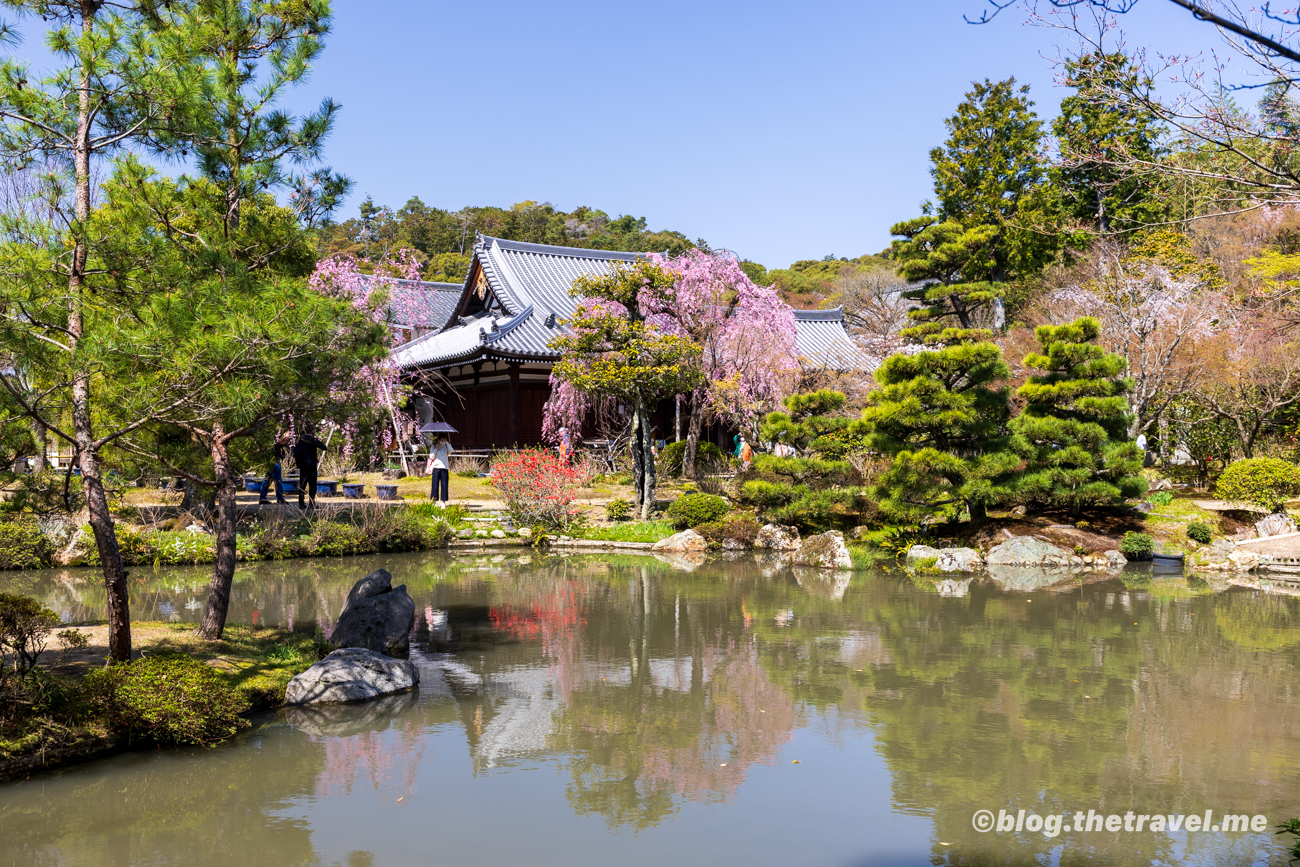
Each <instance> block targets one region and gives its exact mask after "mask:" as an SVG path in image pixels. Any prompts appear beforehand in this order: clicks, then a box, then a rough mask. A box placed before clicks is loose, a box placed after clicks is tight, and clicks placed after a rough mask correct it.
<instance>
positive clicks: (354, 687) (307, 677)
mask: <svg viewBox="0 0 1300 867" xmlns="http://www.w3.org/2000/svg"><path fill="white" fill-rule="evenodd" d="M419 682H420V672H419V670H418V669H416V667H415V666H414V665H412V664H411V663H410V662H409V661H408V660H405V659H393V658H392V657H391V656H384V655H383V654H382V653H376V652H375V651H373V650H365V649H363V648H359V647H345V648H343V649H341V650H336V651H334V652H333V653H331V654H330V655H329V656H326V657H325V658H324V659H322V660H321V661H320V662H318V663H316V664H315V665H313V666H312V667H311V668H309V669H307V670H306V671H304V672H303V673H302V674H300V675H298V676H297V677H295V678H294V679H293V680H291V681H289V686H288V688H287V689H285V691H284V703H285V704H286V705H302V704H317V703H321V702H345V701H368V700H369V699H372V698H379V697H380V696H383V695H392V694H394V693H398V692H406V691H407V690H409V689H411V688H413V687H414V686H416V685H417V684H418V683H419Z"/></svg>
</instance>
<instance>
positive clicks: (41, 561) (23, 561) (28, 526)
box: [0, 521, 54, 569]
mask: <svg viewBox="0 0 1300 867" xmlns="http://www.w3.org/2000/svg"><path fill="white" fill-rule="evenodd" d="M53 558H54V546H53V545H51V544H50V540H49V539H48V538H47V537H46V536H45V534H44V533H42V532H41V529H40V527H38V526H37V525H36V524H35V522H29V521H6V522H4V523H0V569H43V568H45V567H46V566H49V565H50V564H51V562H53Z"/></svg>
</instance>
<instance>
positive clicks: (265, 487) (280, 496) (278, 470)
mask: <svg viewBox="0 0 1300 867" xmlns="http://www.w3.org/2000/svg"><path fill="white" fill-rule="evenodd" d="M288 447H289V435H288V434H287V433H282V434H280V435H279V436H277V437H276V438H275V442H274V443H273V444H272V449H273V454H272V456H271V468H270V469H269V470H267V471H266V480H265V481H263V482H262V493H261V495H260V496H259V497H258V499H257V504H258V505H259V506H269V505H270V504H271V498H270V497H268V496H267V494H269V493H271V483H272V482H275V501H276V503H278V504H280V505H281V506H287V505H288V504H289V501H288V500H286V499H285V498H284V453H285V449H287V448H288Z"/></svg>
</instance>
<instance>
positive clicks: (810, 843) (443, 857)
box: [0, 551, 1300, 867]
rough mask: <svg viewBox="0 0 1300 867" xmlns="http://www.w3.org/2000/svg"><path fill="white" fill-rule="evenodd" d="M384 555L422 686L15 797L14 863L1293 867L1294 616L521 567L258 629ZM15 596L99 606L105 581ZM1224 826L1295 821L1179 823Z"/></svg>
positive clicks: (174, 586)
mask: <svg viewBox="0 0 1300 867" xmlns="http://www.w3.org/2000/svg"><path fill="white" fill-rule="evenodd" d="M379 566H383V567H385V568H387V569H389V570H390V571H391V572H392V573H393V575H394V579H395V582H404V583H406V584H407V586H408V588H409V589H410V591H411V595H412V596H413V597H414V598H415V600H416V609H417V624H416V631H415V634H414V640H413V642H412V646H413V648H414V650H413V653H412V658H413V660H414V661H415V662H416V663H417V664H418V666H419V668H420V672H421V679H422V680H421V685H420V688H419V692H418V693H416V694H412V695H408V696H400V697H395V698H391V699H387V700H384V701H381V702H377V703H371V704H363V705H348V706H340V707H334V708H328V709H318V710H297V711H294V710H290V711H283V712H279V713H276V714H269V715H266V716H264V717H261V718H259V719H258V720H257V721H256V722H257V724H256V725H255V727H254V728H252V729H251V730H249V731H247V732H245V733H244V734H242V735H241V736H239V737H238V738H237V739H235V740H234V741H233V742H231V743H229V744H227V745H224V746H222V747H219V748H217V749H213V750H199V749H194V750H178V751H157V752H138V753H132V754H128V755H123V756H117V757H113V758H109V759H105V760H101V761H97V762H93V763H90V764H87V765H83V766H80V767H77V768H72V769H69V770H66V771H63V772H59V773H52V774H47V775H43V776H38V777H34V778H32V779H31V780H29V781H25V782H17V783H10V784H3V785H0V864H4V865H29V864H30V865H36V864H41V865H46V864H75V865H101V864H102V865H126V864H197V863H208V864H247V865H254V864H284V865H289V864H313V865H314V864H321V865H332V864H339V865H371V864H376V865H388V864H415V863H434V864H457V865H472V864H483V865H498V864H506V863H522V864H542V865H552V864H556V865H559V864H563V865H585V864H592V865H596V864H602V865H603V864H620V865H641V864H647V865H649V864H654V865H662V864H745V865H767V864H772V865H867V864H871V865H884V867H893V865H913V864H915V865H924V864H953V865H957V864H962V865H986V864H987V865H992V864H1008V865H1020V864H1033V863H1041V864H1066V865H1072V864H1106V865H1129V864H1134V865H1136V864H1151V863H1160V864H1196V865H1207V867H1208V865H1238V864H1241V865H1247V864H1261V865H1262V864H1281V863H1285V856H1284V854H1283V851H1282V847H1281V846H1280V845H1279V842H1278V840H1277V838H1275V837H1274V835H1273V834H1272V833H1271V829H1272V826H1273V825H1275V824H1276V823H1278V822H1281V821H1283V820H1285V819H1288V818H1291V817H1293V816H1300V763H1297V762H1296V756H1297V754H1298V753H1300V693H1298V691H1297V678H1296V667H1297V662H1298V661H1300V603H1298V601H1297V599H1295V598H1292V597H1289V596H1286V595H1282V594H1277V593H1268V592H1264V591H1260V590H1244V589H1237V588H1233V589H1224V588H1222V587H1220V588H1218V590H1217V591H1216V589H1215V588H1213V587H1210V586H1209V585H1206V584H1205V582H1203V581H1200V580H1197V579H1192V580H1191V581H1188V580H1186V579H1184V578H1182V577H1171V578H1163V577H1162V578H1158V579H1156V580H1151V579H1150V578H1149V577H1148V575H1144V574H1142V573H1140V572H1138V573H1133V574H1129V575H1125V576H1124V577H1123V580H1119V579H1116V580H1111V581H1106V582H1103V583H1092V584H1082V585H1074V586H1067V587H1065V588H1064V589H1060V588H1054V589H1041V588H1040V589H1031V590H1027V591H1026V590H1021V589H1007V587H1008V586H1016V582H1015V581H1014V580H1011V581H1009V583H1003V584H999V583H995V582H989V581H976V582H972V583H965V582H962V583H953V582H947V583H944V584H942V585H940V586H936V585H935V583H934V582H930V581H926V580H921V579H914V578H909V577H908V576H907V575H906V573H902V572H900V571H897V570H895V571H894V572H893V573H890V572H885V571H881V572H876V573H865V572H858V573H854V574H853V577H852V580H851V581H849V580H846V579H845V578H838V579H837V578H834V577H827V576H825V575H823V574H821V573H816V572H805V571H798V572H796V571H792V570H790V569H789V568H787V567H782V566H780V565H779V564H766V565H765V564H763V563H761V562H758V561H755V560H753V559H751V558H748V557H745V558H740V559H737V560H734V561H726V560H722V559H716V560H710V561H709V562H707V563H705V564H703V565H697V564H691V563H687V562H683V561H677V562H661V561H660V560H657V559H654V558H650V557H638V556H623V555H600V556H568V557H562V556H540V555H535V554H522V555H521V554H520V553H518V552H517V551H515V552H512V553H509V554H504V553H502V554H493V553H484V554H482V555H479V556H461V557H456V556H452V555H450V554H446V553H438V554H424V555H395V556H390V557H365V558H353V559H343V560H331V561H310V562H309V561H287V562H281V563H268V564H258V565H255V566H251V567H249V568H246V569H241V571H240V572H239V576H238V583H237V585H236V588H235V593H234V601H233V604H232V611H231V619H232V621H236V622H250V623H251V622H256V623H266V624H271V625H276V624H278V625H283V626H286V627H290V628H293V629H299V630H307V631H312V630H315V629H316V628H318V627H327V626H328V625H329V624H331V623H332V621H333V619H334V618H335V617H337V615H338V613H339V609H340V608H341V606H342V602H343V599H344V597H345V596H346V594H347V591H348V589H349V588H350V587H351V585H352V583H353V582H354V581H355V580H356V579H357V578H359V577H361V576H362V575H363V574H365V573H366V572H368V571H370V570H371V569H373V568H376V567H379ZM131 580H132V582H133V599H132V606H133V613H134V616H136V617H138V618H141V619H158V620H169V619H170V620H177V621H196V620H198V618H199V615H200V614H201V604H202V601H203V599H204V598H205V592H206V591H205V584H206V580H207V571H206V569H203V568H198V569H162V570H157V571H154V570H149V569H138V570H135V572H134V573H133V575H132V579H131ZM1035 584H1036V582H1034V581H1032V580H1029V581H1027V582H1024V586H1027V587H1030V588H1032V587H1034V586H1035ZM0 590H7V591H8V592H14V591H18V592H25V593H28V594H30V595H33V596H36V597H38V598H40V599H41V600H42V601H44V602H45V603H46V604H48V605H50V606H51V607H53V608H54V609H55V610H57V611H59V612H60V613H61V615H62V616H63V617H64V618H65V619H68V620H72V621H76V620H84V619H95V618H102V617H103V613H102V612H103V593H102V590H100V589H99V586H98V583H97V577H96V575H95V574H94V573H93V572H89V571H85V570H74V571H68V572H46V573H30V574H8V575H4V576H0ZM981 810H988V811H990V812H991V813H992V814H993V816H994V817H995V819H994V823H995V827H994V829H993V830H991V831H988V832H983V833H982V832H981V831H979V830H977V829H976V828H975V822H976V816H977V812H978V811H981ZM1004 810H1005V811H1007V812H1006V813H1005V814H1001V811H1004ZM1021 810H1024V811H1025V815H1026V817H1028V818H1026V819H1022V820H1021V821H1020V824H1021V826H1022V827H1021V829H1020V830H1019V831H1018V832H1017V831H1016V830H1015V829H1014V828H1012V829H1011V830H1002V831H999V830H998V827H997V825H998V822H997V818H996V817H998V816H999V815H1003V816H1005V818H1004V819H1003V822H1004V823H1005V824H1010V823H1011V822H1012V821H1013V820H1015V819H1016V818H1017V817H1019V815H1020V813H1019V811H1021ZM1090 810H1091V811H1095V814H1096V816H1097V818H1098V824H1101V821H1102V817H1104V816H1106V815H1111V814H1114V815H1118V816H1123V815H1124V814H1125V813H1127V812H1129V811H1132V812H1133V813H1134V814H1136V815H1142V816H1154V815H1161V816H1164V815H1177V816H1178V817H1179V818H1178V821H1179V823H1180V827H1179V828H1178V829H1177V830H1172V829H1170V828H1168V827H1166V828H1164V829H1163V830H1157V831H1155V832H1152V831H1151V830H1150V826H1149V825H1148V826H1146V827H1144V828H1143V830H1141V831H1137V830H1136V828H1135V829H1134V831H1132V832H1125V831H1123V830H1121V831H1106V830H1095V829H1094V830H1088V829H1087V825H1086V822H1087V821H1088V819H1087V814H1088V813H1089V811H1090ZM1207 810H1211V811H1213V813H1212V822H1213V823H1217V822H1218V821H1219V820H1220V818H1221V817H1222V816H1224V815H1225V814H1234V815H1235V814H1241V815H1247V816H1254V815H1257V814H1258V815H1263V816H1266V817H1267V821H1268V825H1269V829H1268V830H1267V831H1262V832H1251V831H1249V830H1245V831H1237V830H1233V831H1230V832H1227V833H1225V832H1222V831H1190V830H1188V828H1187V827H1184V826H1182V824H1181V823H1182V822H1184V818H1183V816H1185V815H1193V814H1194V815H1196V816H1197V817H1198V818H1199V817H1202V816H1203V815H1204V813H1205V811H1207ZM1076 812H1079V813H1082V814H1083V816H1081V817H1080V822H1081V824H1082V829H1081V830H1075V827H1074V822H1075V818H1074V815H1075V813H1076ZM1062 815H1063V816H1064V819H1063V820H1062V819H1061V817H1062ZM1053 816H1055V817H1057V818H1056V821H1057V822H1061V823H1062V824H1063V826H1064V827H1062V828H1060V832H1059V833H1058V834H1055V835H1052V836H1049V832H1050V831H1052V830H1054V828H1053V825H1052V820H1051V817H1053ZM1034 817H1038V820H1039V822H1040V823H1041V822H1043V818H1042V817H1048V820H1047V824H1045V825H1040V826H1039V829H1038V830H1029V829H1030V828H1031V827H1033V819H1034ZM1121 821H1122V820H1121ZM1130 822H1131V820H1130ZM1165 824H1166V825H1167V824H1168V822H1167V821H1165ZM1058 827H1059V826H1058Z"/></svg>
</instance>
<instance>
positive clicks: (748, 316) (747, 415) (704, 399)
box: [643, 250, 799, 477]
mask: <svg viewBox="0 0 1300 867" xmlns="http://www.w3.org/2000/svg"><path fill="white" fill-rule="evenodd" d="M649 258H650V260H651V261H652V262H655V263H657V264H659V265H660V266H661V267H662V268H663V269H664V271H666V272H667V273H668V274H670V275H671V276H672V278H673V282H672V283H671V284H670V285H668V286H665V287H661V286H658V285H656V284H650V285H648V286H647V287H646V291H645V292H644V293H643V308H644V311H645V313H646V314H647V315H648V316H650V317H652V319H653V321H655V322H657V323H658V324H659V325H660V326H661V327H663V328H664V329H665V330H667V331H670V332H676V333H677V334H679V335H681V336H683V337H686V338H687V339H689V340H690V341H691V342H693V343H694V344H695V345H696V346H698V347H699V348H700V355H699V358H698V359H697V362H696V363H697V365H698V367H699V373H700V376H701V379H702V384H701V386H700V387H699V388H697V389H696V390H695V391H694V392H693V393H692V395H691V399H690V418H689V423H688V425H687V434H686V452H685V455H684V456H683V459H682V465H683V468H684V470H685V473H686V475H687V476H689V477H694V476H695V454H696V450H697V448H698V446H699V442H700V434H701V432H702V430H703V428H704V424H705V422H706V421H707V420H708V418H709V417H710V416H721V417H723V418H725V419H726V420H727V421H728V422H729V423H731V424H732V425H734V426H736V427H737V428H740V429H741V430H747V431H749V433H750V435H751V436H753V435H755V434H756V433H757V430H756V428H757V425H758V421H759V419H761V418H762V416H763V415H764V414H765V413H766V412H767V411H768V410H770V409H772V408H773V407H774V406H776V405H778V404H779V402H780V401H781V399H782V398H784V397H785V396H786V395H788V394H789V393H790V392H791V391H793V389H794V384H795V380H796V378H797V375H798V371H799V358H798V351H797V347H796V344H795V324H794V312H793V311H792V310H791V309H790V308H789V307H788V306H787V305H786V304H785V303H783V302H782V301H781V299H780V297H779V296H778V295H777V294H776V291H775V290H773V289H771V288H761V287H759V286H755V285H754V283H753V282H752V281H751V280H750V279H749V276H748V275H747V274H746V273H745V271H744V270H743V269H742V268H741V266H740V263H739V262H737V261H736V260H735V259H734V258H732V257H730V256H726V255H711V254H709V253H706V252H704V251H702V250H691V251H688V252H686V253H684V254H682V255H681V256H678V257H677V258H675V259H674V258H668V257H666V256H660V255H657V254H651V255H650V257H649Z"/></svg>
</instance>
